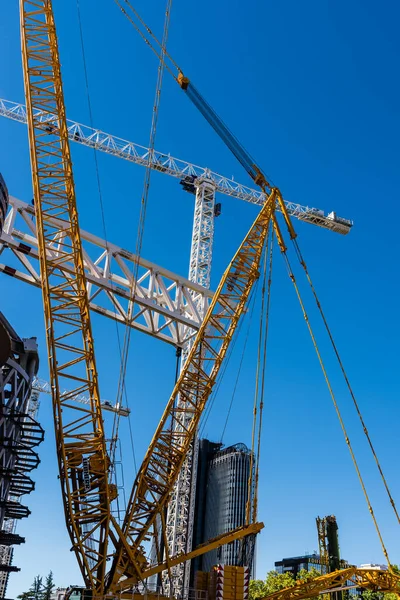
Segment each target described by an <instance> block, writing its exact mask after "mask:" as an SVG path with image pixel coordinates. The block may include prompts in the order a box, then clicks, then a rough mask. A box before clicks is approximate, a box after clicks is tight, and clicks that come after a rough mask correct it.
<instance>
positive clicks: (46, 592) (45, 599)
mask: <svg viewBox="0 0 400 600" xmlns="http://www.w3.org/2000/svg"><path fill="white" fill-rule="evenodd" d="M55 587H56V586H55V583H54V579H53V571H50V573H49V574H48V575H47V577H46V581H45V583H44V588H43V592H42V596H41V599H42V600H50V598H51V594H52V592H53V590H54V588H55Z"/></svg>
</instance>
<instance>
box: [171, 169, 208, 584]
mask: <svg viewBox="0 0 400 600" xmlns="http://www.w3.org/2000/svg"><path fill="white" fill-rule="evenodd" d="M194 188H195V194H196V201H195V209H194V219H193V233H192V246H191V252H190V262H189V279H190V280H191V281H192V282H195V283H198V284H200V285H202V286H203V287H204V288H207V289H208V288H209V287H210V278H211V263H212V247H213V240H214V209H215V185H214V183H213V182H212V181H211V180H210V179H204V178H199V179H196V180H195V182H194ZM189 189H190V188H189ZM195 301H196V300H195ZM197 306H198V309H199V311H200V312H201V314H202V317H203V318H204V315H205V310H204V305H203V306H200V305H199V304H198V302H197ZM191 346H192V341H191V340H188V341H187V342H186V344H185V346H184V348H183V352H182V359H181V372H182V370H183V369H184V366H185V363H186V360H187V358H188V356H189V353H190V350H191ZM183 402H184V399H183ZM180 404H181V398H180V397H178V399H177V405H178V408H179V407H180ZM177 426H178V425H177ZM198 450H199V448H198V439H197V433H196V434H195V437H194V440H193V443H192V445H191V447H190V449H189V451H188V453H187V456H186V459H185V461H184V463H183V465H182V469H181V471H180V473H179V476H178V479H177V481H176V483H175V486H174V489H173V491H172V494H171V498H170V500H169V503H168V511H167V523H166V539H167V547H168V552H169V554H170V555H171V556H174V555H176V554H181V553H185V552H190V551H191V550H192V539H193V524H194V508H195V496H196V474H197V462H198ZM189 578H190V562H189V561H187V562H186V563H180V564H179V565H176V567H174V568H173V569H172V580H173V581H172V582H170V581H169V576H168V573H166V572H165V573H164V586H165V587H166V589H170V585H171V583H172V585H173V588H174V593H175V594H177V593H178V591H179V590H182V589H185V590H188V589H189Z"/></svg>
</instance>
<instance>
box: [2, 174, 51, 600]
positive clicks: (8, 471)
mask: <svg viewBox="0 0 400 600" xmlns="http://www.w3.org/2000/svg"><path fill="white" fill-rule="evenodd" d="M0 184H3V181H2V180H1V181H0ZM3 189H4V188H3ZM0 191H1V188H0ZM38 366H39V357H38V349H37V344H36V338H28V339H21V338H20V337H19V336H18V334H17V333H16V332H15V330H14V329H13V327H12V326H11V325H10V323H9V322H8V321H7V319H6V318H5V317H4V315H3V314H2V313H1V312H0V398H1V413H0V439H1V447H0V598H4V597H5V594H6V588H7V583H8V578H9V574H10V573H12V572H15V571H19V570H20V568H19V567H18V566H15V565H13V553H14V549H13V548H14V545H16V544H22V543H24V542H25V539H24V538H23V537H21V536H20V535H19V534H17V533H16V526H17V522H18V521H19V520H20V519H23V518H25V517H28V516H29V515H30V510H29V508H28V507H27V506H25V505H24V504H22V503H21V497H22V496H24V495H26V494H30V493H31V492H32V491H33V489H34V487H35V484H34V482H33V481H32V479H31V477H30V472H31V471H32V470H33V469H36V467H37V466H38V464H39V462H40V461H39V456H38V454H37V452H36V451H35V450H34V448H36V446H38V445H39V444H40V443H41V442H42V441H43V436H44V432H43V429H42V428H41V426H40V425H39V423H38V422H37V421H36V419H35V418H34V417H35V414H36V410H37V403H38V397H37V396H35V395H33V396H31V387H32V379H33V377H34V375H36V373H37V370H38Z"/></svg>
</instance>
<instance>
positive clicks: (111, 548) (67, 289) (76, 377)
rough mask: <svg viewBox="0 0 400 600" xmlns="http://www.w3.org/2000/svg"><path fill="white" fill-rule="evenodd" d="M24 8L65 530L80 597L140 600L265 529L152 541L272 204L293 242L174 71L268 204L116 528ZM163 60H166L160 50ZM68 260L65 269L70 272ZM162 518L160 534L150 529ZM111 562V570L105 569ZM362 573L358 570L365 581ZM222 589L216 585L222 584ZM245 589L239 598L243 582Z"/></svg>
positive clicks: (66, 187) (79, 277) (52, 138)
mask: <svg viewBox="0 0 400 600" xmlns="http://www.w3.org/2000/svg"><path fill="white" fill-rule="evenodd" d="M20 6H21V25H22V27H21V29H22V54H23V68H24V81H25V93H26V100H27V120H28V132H29V142H30V153H31V170H32V178H33V188H34V199H35V211H36V217H37V233H38V243H39V245H38V247H39V258H40V264H41V275H42V291H43V300H44V309H45V319H46V333H47V342H48V347H49V366H50V383H51V388H52V391H53V407H54V416H55V419H54V424H55V429H56V438H57V450H58V460H59V465H60V471H59V472H60V483H61V486H62V490H63V501H64V509H65V517H66V524H67V528H68V531H69V534H70V537H71V541H72V545H73V549H74V551H75V553H76V557H77V560H78V564H79V566H80V568H81V572H82V575H83V578H84V581H85V585H86V586H87V592H86V596H87V597H91V598H93V599H94V598H104V597H109V598H110V597H112V596H115V595H117V596H118V597H120V598H125V597H136V595H137V594H140V592H141V591H142V588H143V586H144V585H145V582H146V581H147V579H148V578H149V577H151V576H152V575H154V574H157V573H161V572H163V571H168V572H169V573H170V572H171V570H172V569H173V568H174V567H175V566H176V565H180V564H183V563H185V562H188V561H189V560H192V559H193V558H195V557H196V556H197V555H199V554H201V553H205V552H208V551H211V550H213V549H214V548H215V547H219V546H221V545H224V544H226V543H231V542H234V541H235V540H237V539H241V538H243V537H246V536H249V535H250V536H253V535H255V534H256V533H258V531H260V529H261V527H262V524H261V523H253V522H251V523H248V524H246V526H245V527H242V528H238V530H236V531H232V532H230V533H228V534H226V535H223V536H219V537H218V538H215V539H214V540H208V542H207V544H205V545H203V546H202V547H200V548H196V549H195V550H194V551H192V552H186V553H178V554H175V555H174V554H171V553H170V551H169V550H170V548H169V545H168V546H167V547H168V552H167V553H166V556H165V560H163V559H164V553H163V552H161V543H160V542H161V540H162V539H163V540H165V539H166V529H167V528H166V526H164V525H165V524H164V523H163V518H164V514H165V508H166V505H167V502H168V500H169V498H170V495H171V492H172V491H173V486H174V485H175V484H176V482H177V480H178V477H179V473H180V472H181V469H182V466H183V465H184V462H185V460H186V459H187V458H188V455H189V453H190V452H191V448H192V444H193V441H194V440H195V436H196V431H197V427H198V424H199V420H200V417H201V415H202V413H203V411H204V408H205V406H206V403H207V401H208V399H209V397H210V394H211V392H212V389H213V387H214V385H215V383H216V378H217V375H218V373H219V370H220V368H221V365H222V363H223V361H224V359H225V356H226V354H227V352H228V348H229V346H230V343H231V341H232V338H233V335H234V333H235V331H236V328H237V325H238V322H239V320H240V318H241V317H242V315H243V313H244V312H245V308H246V303H247V301H248V299H249V295H250V291H251V289H252V287H253V284H254V282H255V281H256V280H257V279H258V277H259V267H260V264H261V258H262V255H263V252H264V247H265V242H266V239H267V234H268V231H269V229H270V227H271V226H272V225H273V227H274V230H275V234H276V236H277V239H278V243H279V246H280V248H281V250H282V251H283V252H285V250H286V246H285V244H284V240H283V237H282V233H281V230H280V227H279V223H278V222H277V220H276V217H275V211H276V204H277V203H278V204H279V208H280V210H281V211H282V213H283V214H284V217H285V222H286V225H287V227H288V229H289V232H290V236H291V238H292V239H294V238H295V237H296V234H295V232H294V230H293V226H292V223H291V221H290V217H289V214H288V211H287V208H286V206H285V203H284V201H283V199H282V195H281V193H280V191H279V190H278V189H277V188H275V187H273V186H271V185H270V183H269V182H268V180H267V178H266V177H265V175H264V174H263V172H262V171H261V169H260V168H259V167H258V165H257V164H256V163H255V162H254V160H253V159H252V158H251V156H250V155H249V154H248V153H247V152H246V150H245V149H244V148H243V147H242V146H241V145H240V143H239V142H238V140H237V139H236V138H235V137H234V136H233V135H232V134H231V133H230V132H229V130H228V129H227V127H226V126H225V125H224V123H223V122H222V120H221V119H219V117H218V116H217V115H216V114H215V112H214V111H213V110H212V108H211V107H210V105H209V104H208V103H207V102H206V101H205V100H204V98H202V97H201V95H200V94H199V92H198V91H197V90H196V88H195V87H194V86H193V84H192V83H191V81H190V80H189V79H188V78H187V77H185V76H184V75H183V73H182V72H181V71H180V70H178V72H177V73H176V76H174V77H175V79H176V81H177V82H178V84H179V85H180V87H181V89H182V90H183V91H184V92H185V93H186V94H187V96H188V97H189V99H190V100H191V101H192V102H193V104H194V105H195V106H196V107H197V109H198V110H199V111H200V112H201V114H202V115H203V116H204V117H205V118H206V120H207V121H208V122H209V123H210V125H212V126H213V127H214V129H215V130H216V131H217V133H218V135H219V136H220V137H221V139H222V140H223V141H224V143H225V144H226V146H227V147H228V148H229V149H230V150H231V151H232V153H233V154H234V156H235V157H236V158H237V159H238V161H239V162H240V163H241V164H242V165H243V167H244V168H245V170H246V171H247V173H248V174H249V175H250V177H251V178H252V179H253V181H254V182H255V183H256V185H258V186H259V188H260V190H261V193H262V194H263V196H264V197H265V198H266V201H265V203H264V205H263V207H262V209H261V212H260V213H259V215H258V217H257V218H256V220H255V222H254V224H253V226H252V227H251V229H250V231H249V233H248V234H247V236H246V238H245V239H244V241H243V243H242V245H241V246H240V248H239V250H238V251H237V253H236V254H235V256H234V258H233V259H232V261H231V263H230V264H229V266H228V268H227V270H226V271H225V273H224V275H223V277H222V280H221V282H220V284H219V286H218V288H217V291H216V293H215V294H214V296H213V298H212V301H211V304H210V306H209V308H208V310H207V312H206V314H205V317H204V320H203V322H202V323H201V325H200V328H199V330H198V333H197V335H196V338H195V339H194V340H193V342H191V345H190V350H189V352H188V356H187V359H186V362H185V363H184V365H183V368H182V371H181V374H180V376H179V379H178V381H177V383H176V385H175V388H174V390H173V392H172V394H171V397H170V399H169V401H168V403H167V405H166V408H165V411H164V414H163V416H162V418H161V421H160V423H159V426H158V427H157V430H156V432H155V434H154V437H153V439H152V442H151V444H150V446H149V448H148V451H147V453H146V455H145V458H144V461H143V463H142V465H141V467H140V469H139V471H138V475H137V478H136V480H135V482H134V485H133V488H132V492H131V495H130V498H129V501H128V506H127V510H126V515H125V519H124V522H123V524H122V526H119V524H118V523H116V521H115V519H114V518H113V514H112V511H111V508H110V507H111V503H112V502H113V500H114V499H115V497H116V490H115V488H113V486H112V485H111V484H110V482H109V480H108V469H109V459H108V454H107V444H106V439H105V435H104V428H103V420H102V410H101V402H100V395H99V388H98V377H97V369H96V362H95V353H94V347H93V337H92V331H91V323H90V305H89V296H88V292H87V281H86V276H85V262H84V252H83V248H82V243H81V238H80V230H79V224H78V215H77V205H76V197H75V189H74V181H73V173H72V163H71V156H70V148H69V134H68V127H67V122H66V118H65V104H64V97H63V89H62V81H61V71H60V61H59V54H58V43H57V36H56V29H55V23H54V15H53V11H52V2H51V0H20ZM146 30H147V31H151V30H150V29H149V28H147V29H146ZM163 56H164V57H166V56H167V53H166V51H165V48H164V47H163ZM168 56H169V55H168ZM174 64H175V67H176V63H174ZM35 110H39V111H40V113H41V112H43V111H45V112H51V113H52V114H53V117H54V121H53V122H52V123H51V124H49V125H48V126H45V127H43V126H42V124H41V123H40V114H37V113H35ZM66 264H68V265H72V268H71V269H70V270H69V269H67V268H66V267H65V265H66ZM132 293H133V294H134V293H135V290H132ZM66 340H67V341H66ZM184 341H185V342H187V340H186V339H185V340H184ZM67 380H68V382H69V383H70V384H71V386H72V387H73V386H75V387H74V388H73V389H71V391H70V396H69V397H68V396H67V397H65V396H64V395H63V396H62V395H61V394H60V389H62V387H61V385H60V383H61V382H65V381H67ZM77 393H85V394H86V393H87V394H88V395H89V397H90V405H88V406H87V407H84V406H83V405H81V406H80V407H79V417H78V415H77V411H76V407H75V406H73V405H72V404H71V403H70V402H69V400H70V399H71V398H72V397H73V396H76V394H77ZM194 463H195V461H193V464H194ZM159 519H161V525H162V531H161V532H160V531H159V530H158V527H157V525H158V522H159V521H158V520H159ZM189 521H190V520H189ZM152 540H153V541H154V544H155V547H156V549H158V550H157V561H156V562H155V563H153V564H149V563H148V561H147V551H146V546H149V545H150V543H151V541H152ZM107 562H109V563H110V569H109V571H108V572H107V567H108V566H109V565H107ZM339 573H340V572H339ZM366 575H367V573H366V572H365V571H363V577H366ZM217 583H218V581H217ZM219 583H220V584H221V585H222V584H223V582H221V580H219ZM240 586H241V579H240V578H239V579H238V578H235V577H234V575H233V574H231V573H229V572H228V573H227V577H226V593H225V592H224V588H223V586H222V591H221V590H220V589H218V586H216V595H217V594H218V592H219V591H220V593H221V595H220V596H219V597H220V598H222V597H233V595H234V594H235V593H236V592H235V590H236V589H237V588H240ZM242 588H243V589H242V591H243V592H244V590H245V584H243V586H242ZM180 593H182V592H180Z"/></svg>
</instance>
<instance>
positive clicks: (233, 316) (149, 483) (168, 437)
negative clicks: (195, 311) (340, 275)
mask: <svg viewBox="0 0 400 600" xmlns="http://www.w3.org/2000/svg"><path fill="white" fill-rule="evenodd" d="M277 193H278V192H276V190H273V191H272V192H271V196H270V197H269V198H268V201H267V202H266V203H265V205H264V206H263V208H262V210H261V211H260V213H259V215H258V217H257V218H256V220H255V222H254V224H253V226H252V227H251V229H250V231H249V233H248V234H247V236H246V237H245V239H244V241H243V242H242V244H241V246H240V248H239V250H238V251H237V252H236V254H235V256H234V258H233V259H232V261H231V262H230V264H229V266H228V268H227V269H226V271H225V273H224V275H223V277H222V279H221V282H220V284H219V286H218V289H217V291H216V293H215V294H214V296H213V300H212V303H211V305H210V307H209V309H208V311H207V315H206V316H205V318H204V320H203V323H202V325H201V328H200V330H199V332H198V334H197V336H196V338H195V340H194V342H193V345H192V347H191V349H190V353H189V356H188V358H187V360H186V363H185V365H184V367H183V369H182V372H181V374H180V376H179V379H178V381H177V383H176V385H175V388H174V390H173V392H172V395H171V397H170V399H169V401H168V404H167V407H166V409H165V411H164V414H163V416H162V418H161V421H160V423H159V425H158V427H157V430H156V433H155V434H154V436H153V439H152V442H151V444H150V446H149V448H148V450H147V452H146V455H145V458H144V460H143V463H142V466H141V468H140V469H139V471H138V474H137V477H136V480H135V483H134V486H133V488H132V492H131V495H130V498H129V502H128V507H127V511H126V515H125V519H124V524H123V526H122V532H123V535H122V538H121V540H127V542H128V544H129V547H127V545H126V544H124V543H122V541H121V543H119V544H118V546H117V550H116V553H115V556H114V558H113V562H112V566H111V570H110V576H109V583H108V589H107V591H110V592H114V591H116V590H119V591H124V590H128V589H130V586H132V585H136V583H137V582H138V579H139V580H143V579H145V572H143V566H144V567H145V568H146V565H145V564H143V563H145V559H144V556H143V553H144V550H145V549H144V548H143V544H145V543H151V539H152V538H153V540H154V541H155V547H156V549H157V554H158V556H159V557H160V558H159V560H158V562H160V559H161V551H160V548H161V546H160V532H159V530H158V526H157V525H158V524H157V517H158V516H161V519H163V514H164V507H165V506H166V503H167V502H168V500H169V497H170V494H171V489H172V486H173V485H174V483H175V481H176V479H177V477H178V475H179V472H180V470H181V467H182V465H183V462H184V459H185V457H186V455H187V452H188V450H189V448H190V445H191V443H192V442H193V439H194V436H195V432H196V430H197V426H198V424H199V421H200V418H201V415H202V414H203V411H204V409H205V406H206V403H207V400H208V399H209V397H210V395H211V393H212V390H213V387H214V385H215V383H216V380H217V376H218V373H219V372H220V368H221V365H222V364H223V361H224V358H225V356H226V353H227V352H228V348H229V346H230V343H231V341H232V338H233V336H234V333H235V331H236V328H237V326H238V323H239V320H240V318H241V317H242V315H243V313H244V311H245V307H246V303H247V301H248V298H249V295H250V291H251V289H252V286H253V284H254V282H255V281H256V280H257V279H258V276H259V271H258V270H259V265H260V261H261V257H262V252H263V248H264V243H265V239H266V236H267V231H268V228H269V225H270V222H271V220H272V219H273V216H274V207H275V200H276V194H277ZM178 394H179V395H180V396H181V397H180V399H179V400H180V404H179V406H178V405H177V396H178ZM177 421H179V426H176V425H175V423H176V422H177ZM260 527H261V524H260ZM162 533H163V532H161V534H162ZM181 556H182V555H181ZM167 563H168V560H167ZM171 566H172V565H171ZM153 572H154V571H153Z"/></svg>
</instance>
